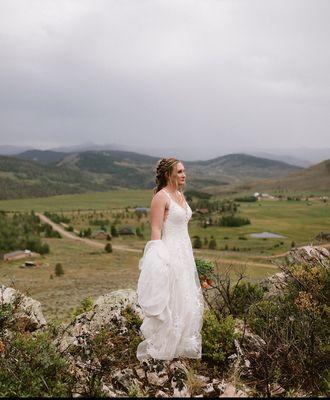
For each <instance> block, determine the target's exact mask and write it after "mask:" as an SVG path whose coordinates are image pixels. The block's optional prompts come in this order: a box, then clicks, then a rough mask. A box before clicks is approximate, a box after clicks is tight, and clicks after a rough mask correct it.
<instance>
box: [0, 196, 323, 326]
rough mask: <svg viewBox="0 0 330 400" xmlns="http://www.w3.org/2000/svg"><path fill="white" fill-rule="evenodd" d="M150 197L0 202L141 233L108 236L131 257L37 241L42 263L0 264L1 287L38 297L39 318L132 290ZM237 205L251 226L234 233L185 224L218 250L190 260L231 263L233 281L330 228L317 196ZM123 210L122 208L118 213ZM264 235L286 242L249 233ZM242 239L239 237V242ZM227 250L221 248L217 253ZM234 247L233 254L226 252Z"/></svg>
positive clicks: (64, 314)
mask: <svg viewBox="0 0 330 400" xmlns="http://www.w3.org/2000/svg"><path fill="white" fill-rule="evenodd" d="M150 198H151V191H150V190H125V191H120V192H119V191H113V192H108V193H89V194H84V195H74V196H72V195H71V196H55V197H50V198H42V199H28V200H12V201H1V202H0V209H2V210H7V211H9V210H11V211H14V210H16V211H30V210H31V209H34V210H35V211H41V212H42V211H45V210H49V211H54V212H58V213H61V212H63V214H64V215H66V216H69V217H70V218H71V224H72V225H73V227H74V228H75V229H77V230H79V229H81V228H87V227H91V228H92V230H97V229H98V227H97V226H91V225H90V224H89V221H90V220H92V219H108V220H109V224H108V225H107V226H106V228H107V229H108V230H109V229H110V225H111V224H112V223H113V222H114V221H115V220H117V226H118V227H120V226H124V225H129V226H132V227H134V228H136V227H140V229H141V230H142V232H143V234H144V238H142V239H141V238H137V237H136V236H133V237H125V236H122V237H119V238H113V239H112V244H113V245H114V246H115V245H122V246H126V247H130V248H136V249H139V250H140V251H141V252H137V253H132V252H128V251H124V250H121V251H120V250H115V251H114V252H113V253H111V254H108V253H105V252H104V251H103V250H102V249H101V250H95V249H93V248H92V247H88V246H87V245H86V244H84V243H77V242H75V241H73V240H70V239H67V238H62V239H44V240H45V241H46V242H47V243H49V245H50V248H51V252H50V253H49V254H47V255H46V256H43V257H42V258H41V259H40V260H41V262H42V266H40V267H38V268H36V269H22V268H19V265H21V264H22V261H21V260H19V261H14V262H11V263H5V262H3V261H0V281H1V283H2V284H4V285H8V286H13V287H16V288H17V289H19V290H22V291H24V292H28V293H29V294H30V295H31V296H32V297H33V298H35V299H37V300H39V301H40V302H41V303H42V305H43V311H44V313H45V316H46V317H48V318H58V319H60V320H66V321H67V320H69V319H70V316H71V314H72V310H73V309H74V308H75V307H77V306H78V305H79V303H80V301H81V300H83V299H84V298H86V297H88V296H90V297H93V298H94V299H95V298H96V297H98V296H100V295H102V294H105V293H108V292H110V291H112V290H117V289H122V288H133V289H135V288H136V284H137V280H138V276H139V270H138V261H139V259H140V257H141V255H142V250H143V248H144V245H145V243H146V241H148V240H149V237H150V228H149V221H148V217H142V218H140V219H139V218H137V216H136V215H135V214H134V212H133V211H134V210H133V208H134V207H135V206H149V204H150ZM240 204H241V205H240V207H239V210H240V214H241V216H244V217H248V218H249V219H250V220H251V225H245V226H242V227H237V228H227V227H226V228H225V227H220V226H212V227H207V228H202V227H201V226H200V223H199V221H198V220H197V219H194V218H193V219H192V220H191V221H190V226H189V231H190V236H191V237H192V240H193V236H195V235H199V236H200V237H201V238H202V240H204V238H205V237H207V238H208V239H210V237H211V236H214V238H215V239H216V241H217V250H209V249H208V248H207V246H204V248H202V249H200V250H195V251H194V252H195V256H196V257H198V258H204V259H208V260H212V261H216V262H217V263H218V264H219V266H220V268H221V270H223V269H224V268H226V267H228V266H230V269H231V272H232V275H233V277H234V276H235V272H236V271H237V270H238V269H240V268H242V267H244V266H245V268H246V275H247V276H248V279H250V280H256V279H260V278H262V277H265V276H267V275H270V274H272V273H274V272H276V271H277V268H276V266H275V265H273V264H272V263H271V262H270V260H269V259H267V257H268V256H270V255H274V254H280V253H283V252H284V251H286V250H289V249H290V248H291V244H292V242H295V245H296V246H300V245H304V244H308V243H311V242H313V240H314V237H315V236H316V235H317V234H318V233H319V232H320V231H330V205H329V203H324V202H322V201H319V200H317V199H316V198H315V199H314V200H311V201H308V202H306V201H269V200H263V201H261V202H255V203H240ZM125 207H129V209H128V210H125ZM119 209H120V210H119ZM77 210H80V211H77ZM215 217H219V216H215ZM142 228H143V229H142ZM263 231H269V232H273V233H279V234H282V235H284V236H285V238H283V239H266V240H263V239H255V238H250V237H249V236H248V235H249V233H253V232H255V233H258V232H263ZM240 237H241V239H240ZM243 237H244V238H246V240H244V239H242V238H243ZM225 238H226V239H225ZM281 242H282V243H283V244H281ZM102 243H104V244H105V243H106V242H105V241H103V242H102ZM226 245H227V247H228V250H226V251H224V248H225V246H226ZM233 247H235V248H236V251H233V250H232V249H233ZM237 248H239V251H238V250H237ZM58 262H60V263H62V265H63V268H64V271H65V274H64V275H63V276H61V277H56V276H55V274H54V268H55V265H56V263H58ZM247 262H248V263H249V264H248V265H247V264H246V263H247Z"/></svg>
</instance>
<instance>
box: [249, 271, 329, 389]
mask: <svg viewBox="0 0 330 400" xmlns="http://www.w3.org/2000/svg"><path fill="white" fill-rule="evenodd" d="M282 269H283V270H284V271H285V272H286V274H287V275H288V276H290V277H291V278H290V280H289V281H288V283H287V285H286V287H285V288H284V289H283V291H282V292H280V293H279V294H278V295H274V296H272V297H271V298H269V299H264V300H261V301H259V302H257V303H255V304H254V305H252V306H251V307H250V309H249V313H248V323H249V325H250V327H251V329H252V330H253V331H254V332H255V333H257V334H258V335H259V336H261V337H262V339H263V340H264V341H265V342H266V345H265V346H264V348H262V349H261V354H260V357H259V358H258V360H256V359H254V358H253V357H252V361H253V362H252V368H253V374H254V375H255V377H257V378H258V379H259V380H260V382H263V383H264V386H263V390H264V392H265V393H266V394H268V392H267V390H268V387H269V385H270V384H271V383H272V382H274V381H277V382H279V383H280V385H281V386H283V387H284V388H285V389H287V390H288V389H290V388H300V387H301V388H303V389H305V390H308V392H309V393H312V394H320V393H323V394H325V393H326V390H327V373H328V369H327V368H328V365H329V361H330V360H329V352H328V349H329V336H330V328H329V298H330V296H329V288H330V274H329V268H328V267H324V266H321V265H316V266H315V265H314V266H313V265H291V266H285V267H283V266H282Z"/></svg>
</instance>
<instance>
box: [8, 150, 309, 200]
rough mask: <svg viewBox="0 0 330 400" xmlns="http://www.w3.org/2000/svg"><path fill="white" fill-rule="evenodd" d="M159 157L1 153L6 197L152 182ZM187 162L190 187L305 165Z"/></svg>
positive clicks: (232, 158)
mask: <svg viewBox="0 0 330 400" xmlns="http://www.w3.org/2000/svg"><path fill="white" fill-rule="evenodd" d="M33 160H38V162H36V161H33ZM158 160H159V158H157V157H152V156H148V155H143V154H138V153H134V152H128V151H120V150H110V151H108V150H107V151H84V152H81V153H69V154H68V153H61V152H54V151H40V150H33V151H28V152H24V153H23V154H21V155H20V157H7V156H0V185H1V191H0V199H9V198H23V197H42V196H51V195H55V194H68V193H82V192H86V191H105V190H109V189H115V188H152V187H153V186H154V181H153V180H154V171H155V167H156V164H157V161H158ZM184 164H185V167H186V170H187V180H188V185H189V188H196V189H202V188H204V187H205V186H232V185H233V184H238V183H242V182H247V181H251V180H256V179H264V178H283V177H285V176H287V175H288V174H290V173H292V172H294V171H295V172H297V171H300V170H302V168H299V167H296V166H292V165H290V164H286V163H284V162H280V161H274V160H269V159H266V158H260V157H255V156H250V155H246V154H229V155H226V156H222V157H217V158H215V159H211V160H206V161H187V162H184Z"/></svg>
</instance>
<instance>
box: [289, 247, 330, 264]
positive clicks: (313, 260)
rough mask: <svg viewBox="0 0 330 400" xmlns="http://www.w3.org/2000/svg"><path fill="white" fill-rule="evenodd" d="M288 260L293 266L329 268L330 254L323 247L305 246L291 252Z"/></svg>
mask: <svg viewBox="0 0 330 400" xmlns="http://www.w3.org/2000/svg"><path fill="white" fill-rule="evenodd" d="M287 259H288V262H289V263H291V264H303V265H308V266H314V265H322V266H324V267H326V268H328V267H329V263H330V253H329V250H327V249H326V248H325V247H322V246H303V247H298V248H294V249H292V250H290V252H289V254H288V256H287Z"/></svg>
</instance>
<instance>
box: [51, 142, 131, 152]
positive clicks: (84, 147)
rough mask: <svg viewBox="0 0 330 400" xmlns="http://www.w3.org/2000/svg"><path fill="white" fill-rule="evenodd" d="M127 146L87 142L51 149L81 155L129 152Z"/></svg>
mask: <svg viewBox="0 0 330 400" xmlns="http://www.w3.org/2000/svg"><path fill="white" fill-rule="evenodd" d="M127 149H128V148H127V147H126V146H122V145H118V144H116V143H108V144H96V143H93V142H86V143H82V144H77V145H73V146H62V147H55V148H52V149H49V150H51V151H55V152H57V153H58V152H59V153H81V152H83V151H102V150H123V151H125V150H127Z"/></svg>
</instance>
